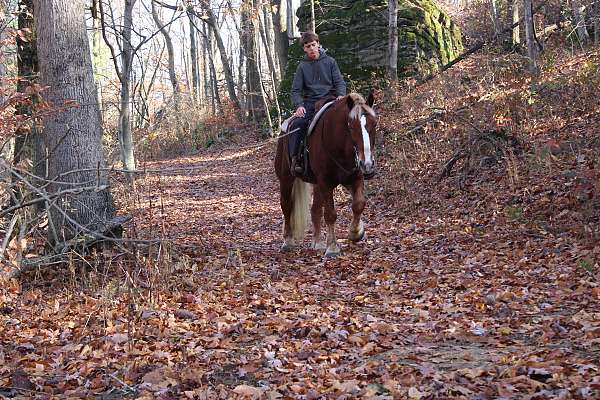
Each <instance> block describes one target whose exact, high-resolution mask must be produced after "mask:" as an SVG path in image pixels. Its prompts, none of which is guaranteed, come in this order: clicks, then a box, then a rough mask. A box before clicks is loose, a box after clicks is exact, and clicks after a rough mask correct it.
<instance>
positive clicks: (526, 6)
mask: <svg viewBox="0 0 600 400" xmlns="http://www.w3.org/2000/svg"><path fill="white" fill-rule="evenodd" d="M532 6H533V5H532V0H523V23H524V24H525V40H526V41H527V56H528V57H529V70H530V71H531V72H532V73H534V74H535V73H538V72H539V71H538V47H537V40H536V39H535V26H534V24H533V9H532Z"/></svg>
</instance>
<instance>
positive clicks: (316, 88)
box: [288, 32, 346, 176]
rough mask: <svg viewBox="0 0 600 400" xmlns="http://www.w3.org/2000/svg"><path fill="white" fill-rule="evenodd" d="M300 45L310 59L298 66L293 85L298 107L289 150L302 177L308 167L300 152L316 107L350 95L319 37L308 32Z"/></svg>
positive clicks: (294, 173)
mask: <svg viewBox="0 0 600 400" xmlns="http://www.w3.org/2000/svg"><path fill="white" fill-rule="evenodd" d="M300 45H301V46H302V49H303V50H304V53H305V54H306V56H305V57H304V59H303V60H302V61H301V62H300V64H299V65H298V68H297V69H296V73H295V74H294V81H293V83H292V102H293V103H294V106H295V107H296V111H295V112H294V117H296V118H294V120H293V121H292V123H291V126H290V128H289V132H290V137H289V141H288V146H289V148H288V150H289V152H290V155H291V157H292V162H291V173H292V175H294V176H301V175H302V174H303V173H304V165H302V159H301V157H300V156H299V154H298V152H299V150H300V147H301V146H300V143H301V142H302V140H303V139H304V136H305V135H306V130H307V128H308V126H309V124H310V121H311V120H312V118H313V117H314V115H315V103H316V102H317V101H318V100H320V99H322V98H324V97H327V96H330V95H331V94H333V93H334V94H335V96H336V97H337V98H338V99H340V98H341V97H343V96H345V95H346V82H344V78H343V77H342V73H341V72H340V68H339V67H338V65H337V62H336V61H335V60H334V59H333V58H332V57H330V56H328V55H327V54H325V50H323V49H322V48H321V46H320V42H319V36H318V35H317V34H316V33H313V32H304V33H303V34H302V37H301V38H300Z"/></svg>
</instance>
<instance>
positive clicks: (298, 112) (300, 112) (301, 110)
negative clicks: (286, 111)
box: [294, 106, 306, 117]
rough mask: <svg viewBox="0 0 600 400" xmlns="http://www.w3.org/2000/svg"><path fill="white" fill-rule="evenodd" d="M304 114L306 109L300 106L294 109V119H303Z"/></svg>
mask: <svg viewBox="0 0 600 400" xmlns="http://www.w3.org/2000/svg"><path fill="white" fill-rule="evenodd" d="M305 114H306V109H305V108H304V107H303V106H300V107H298V108H297V109H296V112H295V113H294V116H295V117H304V115H305Z"/></svg>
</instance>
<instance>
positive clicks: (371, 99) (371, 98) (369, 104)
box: [367, 90, 375, 107]
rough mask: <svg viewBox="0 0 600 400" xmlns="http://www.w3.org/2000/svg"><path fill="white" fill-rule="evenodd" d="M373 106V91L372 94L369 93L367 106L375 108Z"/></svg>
mask: <svg viewBox="0 0 600 400" xmlns="http://www.w3.org/2000/svg"><path fill="white" fill-rule="evenodd" d="M373 104H375V96H373V91H372V90H371V93H369V97H367V105H368V106H369V107H373Z"/></svg>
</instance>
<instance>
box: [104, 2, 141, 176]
mask: <svg viewBox="0 0 600 400" xmlns="http://www.w3.org/2000/svg"><path fill="white" fill-rule="evenodd" d="M124 2H125V7H124V9H123V24H122V28H121V32H120V38H121V40H117V43H118V44H119V47H120V48H119V50H120V59H121V65H120V66H119V63H118V61H117V59H118V56H117V53H116V51H115V49H114V46H113V45H112V43H111V42H110V40H109V39H108V36H107V34H106V28H107V25H106V22H105V19H104V16H105V12H104V6H103V0H100V1H99V3H98V4H99V8H100V18H101V23H102V36H103V38H104V42H105V43H106V45H107V46H108V48H109V49H110V52H111V54H112V58H113V63H114V66H115V72H116V74H117V76H118V78H119V82H120V84H121V91H120V108H119V144H120V146H121V160H122V162H123V167H124V168H125V169H126V170H128V171H134V170H135V156H134V153H133V137H132V135H131V123H130V119H131V112H130V107H129V104H130V102H131V88H130V82H131V70H132V62H133V53H134V48H133V44H132V43H131V34H132V30H133V6H134V5H135V2H136V0H124ZM113 28H114V29H115V30H116V26H113Z"/></svg>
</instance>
